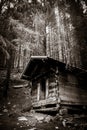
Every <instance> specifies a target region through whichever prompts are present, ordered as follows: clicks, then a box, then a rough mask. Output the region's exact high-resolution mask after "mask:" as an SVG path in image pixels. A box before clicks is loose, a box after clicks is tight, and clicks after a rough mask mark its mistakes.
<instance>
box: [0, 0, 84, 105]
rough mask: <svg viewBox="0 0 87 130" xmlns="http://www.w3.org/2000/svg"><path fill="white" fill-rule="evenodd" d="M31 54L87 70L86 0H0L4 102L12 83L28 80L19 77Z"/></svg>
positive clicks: (0, 92)
mask: <svg viewBox="0 0 87 130" xmlns="http://www.w3.org/2000/svg"><path fill="white" fill-rule="evenodd" d="M31 56H47V57H50V58H53V59H55V60H57V61H60V62H63V63H65V64H66V68H71V67H75V68H79V69H82V70H84V71H87V1H86V0H0V98H1V99H0V100H1V102H2V101H3V100H2V99H3V98H4V100H5V102H6V100H8V97H9V96H11V95H10V94H11V92H10V89H11V87H12V86H15V85H21V84H22V85H25V86H26V84H29V83H28V82H27V81H24V80H21V79H20V78H21V74H22V73H23V71H24V69H25V68H26V65H27V64H28V62H29V61H30V58H31ZM19 87H20V86H19ZM27 89H28V88H27ZM27 89H26V90H27ZM22 91H25V88H24V90H22ZM18 93H20V92H19V90H18ZM25 93H26V92H25ZM26 95H27V94H26ZM12 96H14V93H13V94H12ZM29 96H30V95H29ZM24 102H25V101H24ZM28 105H29V104H28ZM23 107H24V106H23Z"/></svg>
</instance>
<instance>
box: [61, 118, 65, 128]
mask: <svg viewBox="0 0 87 130" xmlns="http://www.w3.org/2000/svg"><path fill="white" fill-rule="evenodd" d="M62 124H63V126H64V127H66V120H65V119H64V120H63V121H62Z"/></svg>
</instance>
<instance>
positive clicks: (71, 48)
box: [46, 1, 81, 67]
mask: <svg viewBox="0 0 87 130" xmlns="http://www.w3.org/2000/svg"><path fill="white" fill-rule="evenodd" d="M48 14H49V17H48V21H47V26H46V33H47V37H46V52H47V56H49V57H52V58H53V59H56V60H59V61H62V62H64V63H66V64H69V65H70V66H75V67H80V66H81V57H80V46H79V44H78V40H77V36H76V32H75V27H74V26H73V22H72V21H73V20H72V19H73V18H72V17H73V16H72V13H71V12H70V5H69V4H68V3H65V2H64V1H57V2H56V3H55V6H54V7H53V9H51V10H50V11H49V13H48Z"/></svg>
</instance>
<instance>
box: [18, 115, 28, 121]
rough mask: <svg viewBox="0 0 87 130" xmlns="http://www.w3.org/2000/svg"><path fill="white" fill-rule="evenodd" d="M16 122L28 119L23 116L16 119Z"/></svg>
mask: <svg viewBox="0 0 87 130" xmlns="http://www.w3.org/2000/svg"><path fill="white" fill-rule="evenodd" d="M18 120H19V121H27V120H28V119H27V118H26V117H24V116H21V117H18Z"/></svg>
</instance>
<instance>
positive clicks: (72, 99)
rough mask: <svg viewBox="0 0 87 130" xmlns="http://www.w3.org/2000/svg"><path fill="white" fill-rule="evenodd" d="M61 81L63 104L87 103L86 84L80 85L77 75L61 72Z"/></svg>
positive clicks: (60, 89) (60, 91) (60, 90)
mask: <svg viewBox="0 0 87 130" xmlns="http://www.w3.org/2000/svg"><path fill="white" fill-rule="evenodd" d="M65 75H66V76H65ZM59 81H60V82H59V86H60V87H59V94H60V98H61V104H67V105H68V104H69V105H87V89H86V88H85V89H84V86H82V87H81V86H79V83H78V79H77V77H76V76H75V75H73V74H72V73H67V74H63V73H61V74H60V78H59Z"/></svg>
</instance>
